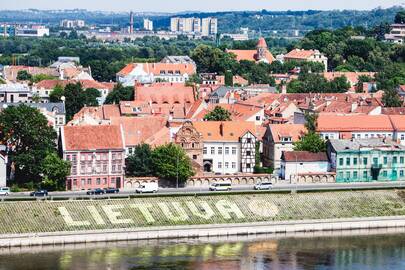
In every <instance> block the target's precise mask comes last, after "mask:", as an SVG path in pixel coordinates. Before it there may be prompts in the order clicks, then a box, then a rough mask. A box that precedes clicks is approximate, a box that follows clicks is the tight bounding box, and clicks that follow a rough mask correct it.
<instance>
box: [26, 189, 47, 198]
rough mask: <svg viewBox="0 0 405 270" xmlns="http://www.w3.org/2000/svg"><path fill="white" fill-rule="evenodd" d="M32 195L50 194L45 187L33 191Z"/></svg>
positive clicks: (44, 195) (43, 195) (42, 195)
mask: <svg viewBox="0 0 405 270" xmlns="http://www.w3.org/2000/svg"><path fill="white" fill-rule="evenodd" d="M30 196H32V197H46V196H48V191H47V190H45V189H40V190H37V191H33V192H31V193H30Z"/></svg>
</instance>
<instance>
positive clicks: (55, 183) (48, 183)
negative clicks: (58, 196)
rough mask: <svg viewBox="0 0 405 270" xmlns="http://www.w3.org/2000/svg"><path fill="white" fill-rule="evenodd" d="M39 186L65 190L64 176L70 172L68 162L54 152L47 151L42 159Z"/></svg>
mask: <svg viewBox="0 0 405 270" xmlns="http://www.w3.org/2000/svg"><path fill="white" fill-rule="evenodd" d="M41 166H42V175H43V180H42V182H41V188H45V189H47V190H65V187H66V177H67V176H68V175H69V174H70V162H69V161H65V160H63V159H61V158H60V157H59V156H58V155H57V154H56V153H55V152H53V153H49V154H48V155H47V156H46V157H45V159H44V160H43V161H42V165H41Z"/></svg>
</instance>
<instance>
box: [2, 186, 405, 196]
mask: <svg viewBox="0 0 405 270" xmlns="http://www.w3.org/2000/svg"><path fill="white" fill-rule="evenodd" d="M403 187H404V188H405V182H373V183H320V184H297V185H295V184H275V185H274V186H273V188H272V190H271V191H274V192H277V191H291V192H294V191H311V190H314V191H316V190H330V189H333V190H355V189H367V188H403ZM253 191H254V190H253V185H237V186H232V191H230V193H232V192H247V193H248V192H253ZM86 192H87V190H82V191H62V192H60V191H57V192H49V194H48V198H50V199H52V198H57V199H63V198H66V199H74V198H83V197H86V198H89V197H90V198H92V197H94V198H113V197H124V198H125V197H126V196H130V195H136V193H135V190H120V192H119V193H117V194H103V195H87V194H86ZM200 193H213V194H214V193H215V191H209V189H208V187H185V188H178V189H177V188H160V189H159V191H158V193H157V194H162V195H163V194H164V195H167V194H179V195H180V194H190V195H193V194H200ZM29 194H30V192H17V193H12V194H10V195H9V196H7V197H4V196H3V197H1V199H6V200H7V198H9V199H23V198H30V195H29ZM138 195H142V196H145V195H146V196H148V195H156V194H153V193H144V194H138ZM38 198H42V197H38Z"/></svg>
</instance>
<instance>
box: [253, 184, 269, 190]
mask: <svg viewBox="0 0 405 270" xmlns="http://www.w3.org/2000/svg"><path fill="white" fill-rule="evenodd" d="M272 188H273V183H271V182H263V183H257V184H256V185H255V186H254V189H255V190H266V189H267V190H270V189H272Z"/></svg>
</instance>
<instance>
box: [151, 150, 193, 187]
mask: <svg viewBox="0 0 405 270" xmlns="http://www.w3.org/2000/svg"><path fill="white" fill-rule="evenodd" d="M152 162H153V168H154V173H155V175H156V176H157V177H160V178H163V179H166V180H168V181H170V183H171V184H172V185H177V183H178V184H179V185H181V184H183V183H185V182H186V181H187V179H188V178H189V177H191V176H193V175H194V171H193V168H192V166H191V160H190V158H189V157H188V156H187V155H186V153H185V152H184V150H183V149H182V148H181V147H180V146H178V145H176V144H173V143H170V144H166V145H163V146H159V147H157V148H155V149H154V150H153V151H152ZM177 180H178V181H177Z"/></svg>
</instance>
